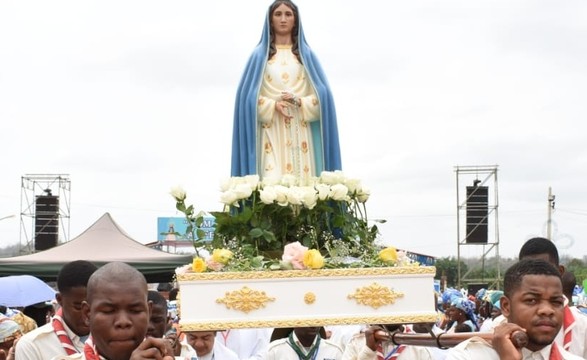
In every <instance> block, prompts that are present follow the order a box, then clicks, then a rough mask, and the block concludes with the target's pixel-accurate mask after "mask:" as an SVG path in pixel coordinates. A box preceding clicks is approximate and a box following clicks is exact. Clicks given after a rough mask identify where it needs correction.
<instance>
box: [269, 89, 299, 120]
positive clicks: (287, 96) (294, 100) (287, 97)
mask: <svg viewBox="0 0 587 360" xmlns="http://www.w3.org/2000/svg"><path fill="white" fill-rule="evenodd" d="M293 106H297V107H300V106H302V100H301V99H299V98H298V97H297V96H295V95H294V94H292V93H290V92H288V91H282V92H281V100H278V101H276V102H275V110H277V112H279V113H280V114H281V115H283V117H285V118H287V119H291V118H292V117H293V116H292V115H291V112H290V108H291V107H293Z"/></svg>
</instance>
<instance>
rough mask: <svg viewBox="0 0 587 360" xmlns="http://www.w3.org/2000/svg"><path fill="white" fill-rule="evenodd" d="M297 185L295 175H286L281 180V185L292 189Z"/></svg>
mask: <svg viewBox="0 0 587 360" xmlns="http://www.w3.org/2000/svg"><path fill="white" fill-rule="evenodd" d="M297 184H298V178H297V177H296V176H295V175H291V174H286V175H283V177H282V178H281V185H283V186H287V187H292V186H296V185H297Z"/></svg>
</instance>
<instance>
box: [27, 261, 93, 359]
mask: <svg viewBox="0 0 587 360" xmlns="http://www.w3.org/2000/svg"><path fill="white" fill-rule="evenodd" d="M96 269H97V267H96V266H95V265H94V264H92V263H90V262H88V261H84V260H78V261H72V262H70V263H68V264H65V265H64V266H63V267H62V268H61V270H60V271H59V274H58V275H57V288H58V290H59V292H58V293H57V294H56V295H55V298H56V300H57V303H58V304H59V306H60V309H58V310H57V312H56V314H55V316H54V317H53V318H52V319H51V321H50V322H49V323H47V324H45V325H43V326H41V327H40V328H37V329H35V330H33V331H31V332H29V333H27V334H25V335H24V336H23V337H22V338H21V339H20V340H19V341H18V343H17V345H16V358H18V359H27V360H45V359H50V358H52V357H54V356H57V355H72V354H75V353H79V352H81V351H82V349H83V348H84V341H85V340H86V339H87V337H88V335H89V333H90V328H89V327H88V325H87V324H86V323H85V321H84V319H83V317H82V310H81V309H82V303H83V302H84V301H86V287H87V284H88V279H89V278H90V276H91V275H92V274H93V273H94V272H95V271H96Z"/></svg>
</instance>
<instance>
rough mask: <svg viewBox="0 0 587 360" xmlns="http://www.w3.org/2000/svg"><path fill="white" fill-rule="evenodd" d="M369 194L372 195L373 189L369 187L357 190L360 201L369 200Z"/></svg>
mask: <svg viewBox="0 0 587 360" xmlns="http://www.w3.org/2000/svg"><path fill="white" fill-rule="evenodd" d="M369 196H371V190H369V189H367V188H361V189H359V190H358V191H357V201H359V202H360V203H364V202H367V200H369Z"/></svg>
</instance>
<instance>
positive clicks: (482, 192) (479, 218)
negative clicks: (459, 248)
mask: <svg viewBox="0 0 587 360" xmlns="http://www.w3.org/2000/svg"><path fill="white" fill-rule="evenodd" d="M488 205H489V203H488V190H487V186H467V236H466V238H465V239H466V243H467V244H470V243H472V244H487V220H488V216H487V214H488Z"/></svg>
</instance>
